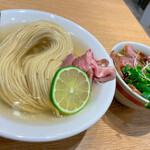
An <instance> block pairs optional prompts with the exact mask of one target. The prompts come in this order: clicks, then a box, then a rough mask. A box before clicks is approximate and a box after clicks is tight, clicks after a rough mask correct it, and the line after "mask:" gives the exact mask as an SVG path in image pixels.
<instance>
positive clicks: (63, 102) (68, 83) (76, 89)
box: [50, 66, 91, 114]
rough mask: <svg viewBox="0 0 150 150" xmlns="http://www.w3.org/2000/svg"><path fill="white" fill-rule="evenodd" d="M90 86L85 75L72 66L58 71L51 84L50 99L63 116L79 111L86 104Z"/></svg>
mask: <svg viewBox="0 0 150 150" xmlns="http://www.w3.org/2000/svg"><path fill="white" fill-rule="evenodd" d="M90 92H91V84H90V81H89V78H88V76H87V74H86V73H85V72H84V71H83V70H81V69H79V68H77V67H74V66H68V67H63V68H61V69H59V70H58V71H57V72H56V74H55V76H54V78H53V80H52V84H51V89H50V99H51V101H52V103H53V105H54V106H55V107H56V108H57V109H58V110H59V111H60V112H62V113H64V114H73V113H76V112H78V111H80V110H81V109H82V108H83V107H84V106H85V105H86V103H87V102H88V100H89V97H90Z"/></svg>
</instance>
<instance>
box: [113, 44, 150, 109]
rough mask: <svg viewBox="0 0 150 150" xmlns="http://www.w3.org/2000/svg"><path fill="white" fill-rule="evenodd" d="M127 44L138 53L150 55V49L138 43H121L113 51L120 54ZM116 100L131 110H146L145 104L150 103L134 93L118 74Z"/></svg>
mask: <svg viewBox="0 0 150 150" xmlns="http://www.w3.org/2000/svg"><path fill="white" fill-rule="evenodd" d="M127 43H130V44H131V45H132V46H133V49H135V50H137V51H142V52H143V53H144V54H147V55H150V47H148V46H146V45H143V44H140V43H136V42H121V43H119V44H117V45H115V46H114V47H113V49H112V50H114V52H115V53H118V52H119V51H122V49H123V48H124V46H125V45H126V44H127ZM115 98H116V99H117V100H118V101H119V102H120V103H122V104H124V105H126V106H128V107H130V108H133V109H139V110H142V109H146V107H144V104H146V103H147V102H149V101H148V100H147V99H145V98H143V97H141V96H139V95H138V94H137V93H135V92H133V91H132V90H131V88H130V87H129V86H128V85H127V84H126V83H125V82H124V81H123V79H122V78H121V77H120V75H119V74H118V72H117V83H116V92H115Z"/></svg>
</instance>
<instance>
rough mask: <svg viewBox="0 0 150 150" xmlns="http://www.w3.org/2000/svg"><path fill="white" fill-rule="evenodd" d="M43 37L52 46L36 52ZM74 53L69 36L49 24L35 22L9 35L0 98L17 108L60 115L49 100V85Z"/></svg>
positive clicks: (0, 66) (1, 54)
mask: <svg viewBox="0 0 150 150" xmlns="http://www.w3.org/2000/svg"><path fill="white" fill-rule="evenodd" d="M44 38H46V39H48V40H49V41H50V44H49V45H48V46H47V47H46V49H45V50H39V51H38V52H36V53H34V49H33V47H34V46H35V45H36V44H38V42H39V41H40V40H42V39H44ZM36 49H37V48H36ZM72 52H73V45H72V41H71V39H70V36H69V35H68V33H67V32H66V31H65V30H64V29H63V28H62V27H61V26H59V25H57V24H55V23H52V22H50V21H36V22H33V23H31V24H29V25H27V26H25V27H23V28H21V29H19V30H17V31H16V32H14V33H12V34H10V35H9V36H8V37H6V38H5V39H4V40H3V41H2V43H1V44H0V97H1V98H2V99H3V100H4V101H5V102H6V103H7V104H9V105H10V106H12V107H14V108H16V109H20V110H23V111H27V112H32V113H37V112H41V111H47V110H50V109H51V110H53V111H55V112H56V113H57V114H59V112H58V110H57V109H56V108H55V107H54V106H53V105H52V103H51V101H50V99H49V91H50V84H51V81H52V78H53V76H54V74H55V72H56V71H57V69H58V68H59V66H60V65H61V63H62V61H63V59H64V58H65V57H66V56H67V55H68V54H70V53H72Z"/></svg>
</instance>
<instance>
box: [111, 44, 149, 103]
mask: <svg viewBox="0 0 150 150" xmlns="http://www.w3.org/2000/svg"><path fill="white" fill-rule="evenodd" d="M128 43H129V44H131V45H138V46H143V47H145V48H148V49H150V47H149V46H147V45H144V44H141V43H137V42H132V41H126V42H120V43H118V44H116V45H115V46H114V47H113V48H112V50H111V51H113V50H114V52H115V49H116V48H117V47H119V46H120V45H126V44H128ZM121 50H122V49H120V50H119V51H121ZM141 51H142V50H141ZM116 74H117V79H118V80H119V82H121V83H122V84H123V85H124V87H125V89H126V90H127V91H128V92H130V93H132V95H133V96H135V97H137V98H138V100H139V99H140V101H142V103H143V104H146V103H148V102H149V100H147V99H145V98H143V97H142V96H140V95H138V94H137V93H135V92H133V91H132V89H131V88H130V87H129V86H128V85H127V84H126V83H125V82H124V80H123V79H122V78H121V77H120V75H119V73H118V71H117V70H116Z"/></svg>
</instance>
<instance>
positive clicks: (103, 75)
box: [61, 49, 116, 83]
mask: <svg viewBox="0 0 150 150" xmlns="http://www.w3.org/2000/svg"><path fill="white" fill-rule="evenodd" d="M108 64H109V62H108V60H107V59H101V60H95V58H94V55H93V51H92V50H91V49H89V50H87V51H86V53H85V54H84V55H82V56H79V57H77V58H76V57H75V56H74V55H72V54H70V55H68V56H67V57H66V59H65V60H64V61H63V63H62V65H61V67H65V66H75V67H78V68H80V69H82V70H83V71H85V72H86V73H87V75H88V77H89V79H90V82H91V83H92V81H93V79H94V78H96V80H97V81H98V82H107V81H109V80H113V79H114V78H115V77H116V71H115V69H114V68H113V67H109V66H108Z"/></svg>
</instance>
